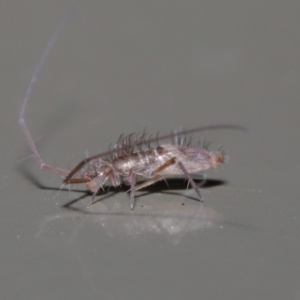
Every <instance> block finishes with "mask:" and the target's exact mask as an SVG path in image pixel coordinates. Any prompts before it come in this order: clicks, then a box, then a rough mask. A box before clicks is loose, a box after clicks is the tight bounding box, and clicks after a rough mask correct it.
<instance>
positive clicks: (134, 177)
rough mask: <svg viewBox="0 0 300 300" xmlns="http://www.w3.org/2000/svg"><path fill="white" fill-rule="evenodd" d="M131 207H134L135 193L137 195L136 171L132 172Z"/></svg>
mask: <svg viewBox="0 0 300 300" xmlns="http://www.w3.org/2000/svg"><path fill="white" fill-rule="evenodd" d="M130 177H131V178H130V182H131V185H130V209H133V208H134V204H135V199H134V195H135V191H136V186H135V184H136V173H135V172H131V173H130Z"/></svg>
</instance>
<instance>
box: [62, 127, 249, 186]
mask: <svg viewBox="0 0 300 300" xmlns="http://www.w3.org/2000/svg"><path fill="white" fill-rule="evenodd" d="M220 129H236V130H241V131H247V128H246V127H244V126H240V125H234V124H220V125H209V126H202V127H197V128H193V129H188V130H183V131H181V132H180V134H191V133H194V132H201V131H209V130H220ZM171 137H173V134H170V133H169V134H166V135H163V136H160V137H154V138H150V139H149V140H147V143H149V144H150V143H153V142H156V141H163V140H166V139H169V138H171ZM143 143H144V141H142V142H138V143H136V144H135V145H133V146H135V147H138V146H141V145H142V144H143ZM118 150H119V149H112V150H109V151H106V152H103V153H100V154H96V155H94V156H91V157H88V158H86V159H84V160H82V161H81V162H80V163H79V164H78V165H77V166H76V167H75V168H74V169H73V170H72V171H71V172H70V173H69V174H68V176H67V177H66V178H65V179H64V181H63V182H64V183H69V182H70V180H71V179H72V177H73V176H74V175H75V174H76V173H77V172H78V171H79V170H80V169H81V168H82V167H83V166H85V165H86V164H87V163H89V162H90V161H92V160H94V159H97V158H100V157H103V156H107V155H109V154H111V153H114V152H116V151H118Z"/></svg>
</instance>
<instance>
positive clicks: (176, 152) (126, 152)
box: [19, 16, 243, 209]
mask: <svg viewBox="0 0 300 300" xmlns="http://www.w3.org/2000/svg"><path fill="white" fill-rule="evenodd" d="M68 18H69V17H68V16H67V17H65V18H64V20H63V22H62V23H61V25H60V26H59V27H58V29H57V30H56V32H55V33H54V35H53V36H52V38H51V39H50V41H49V43H48V45H47V47H46V49H45V51H44V53H43V55H42V57H41V59H40V61H39V63H38V65H37V67H36V69H35V71H34V73H33V75H32V78H31V81H30V83H29V86H28V88H27V92H26V95H25V97H24V99H23V104H22V108H21V112H20V116H19V123H20V126H21V128H22V130H23V131H24V133H25V136H26V139H27V143H28V145H29V147H30V149H31V151H32V154H33V156H34V158H35V160H36V162H37V164H38V165H39V167H40V169H42V170H45V171H49V172H53V173H56V174H59V175H61V176H63V177H64V180H63V182H64V183H65V184H75V183H86V185H87V187H88V188H89V190H90V191H91V192H92V193H93V196H92V199H94V198H95V196H96V195H97V193H98V192H99V190H100V189H102V188H103V187H104V186H106V185H113V186H118V185H120V184H122V183H124V184H126V185H130V208H131V209H133V208H134V204H135V200H134V196H135V192H136V191H137V190H140V189H142V188H144V187H146V186H149V185H151V184H154V183H155V182H157V181H160V180H163V179H165V178H170V177H174V176H180V175H183V176H185V177H186V178H187V179H188V181H189V183H190V184H191V185H192V187H193V188H194V189H195V191H196V193H197V195H198V197H199V199H200V200H202V196H201V194H200V191H199V188H198V186H197V185H196V183H195V182H194V180H193V179H192V177H191V175H190V174H194V173H197V172H200V171H204V170H208V169H211V168H216V167H217V166H219V165H220V164H223V163H224V162H225V161H226V160H227V156H226V155H225V154H224V152H223V151H221V150H219V151H209V150H208V149H207V147H205V146H204V147H202V148H201V147H199V146H193V147H192V146H190V143H188V142H187V141H186V135H187V134H190V133H193V132H200V131H205V130H215V129H240V130H243V127H241V126H236V125H213V126H206V127H200V128H195V129H191V130H181V131H179V132H174V133H173V134H168V135H165V136H160V137H158V136H157V137H156V138H150V137H147V136H146V134H145V133H144V134H142V135H136V134H131V135H128V136H125V137H123V136H121V137H120V138H119V140H118V142H117V144H116V145H115V146H114V147H113V148H112V149H111V150H109V151H107V152H105V153H101V154H98V155H95V156H92V157H89V158H87V159H85V160H83V161H82V162H81V163H79V164H78V165H77V166H76V167H75V168H74V169H73V170H72V171H71V172H70V171H68V170H64V169H60V168H57V167H54V166H50V165H47V164H46V163H45V162H44V161H43V160H42V158H41V156H40V154H39V152H38V151H37V148H36V146H35V143H34V141H33V138H32V136H31V134H30V132H29V130H28V128H27V125H26V123H25V120H24V115H25V110H26V107H27V103H28V100H29V99H30V98H31V95H32V89H33V86H34V84H35V82H36V80H37V77H38V75H39V73H40V70H41V68H42V67H43V65H44V63H45V61H46V58H47V56H48V55H49V53H50V51H51V49H52V47H53V45H54V43H55V41H56V39H57V37H58V35H59V33H60V32H61V31H62V29H63V28H64V27H65V24H66V22H67V20H68ZM170 138H172V139H173V141H172V144H161V145H159V144H158V143H159V142H160V141H162V140H166V139H170ZM155 142H156V143H157V144H156V146H155V147H153V146H152V144H153V143H155ZM138 182H141V183H140V184H138V185H137V183H138Z"/></svg>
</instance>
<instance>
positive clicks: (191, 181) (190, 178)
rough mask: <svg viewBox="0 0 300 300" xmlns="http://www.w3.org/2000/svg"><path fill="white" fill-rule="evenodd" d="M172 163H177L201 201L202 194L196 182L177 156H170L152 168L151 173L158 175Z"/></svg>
mask: <svg viewBox="0 0 300 300" xmlns="http://www.w3.org/2000/svg"><path fill="white" fill-rule="evenodd" d="M174 164H177V165H178V167H179V168H180V169H181V171H182V172H183V174H184V175H185V176H186V178H187V179H188V181H189V182H190V184H191V185H192V187H193V188H194V190H195V191H196V193H197V195H198V197H199V199H200V201H202V195H201V193H200V190H199V187H198V186H197V184H196V183H195V181H194V180H193V178H192V177H191V175H190V174H189V173H188V171H187V169H186V168H185V166H184V165H183V163H182V162H181V161H180V160H179V159H178V158H177V157H173V158H171V159H170V160H168V161H167V162H165V163H164V164H163V165H161V166H160V167H159V168H157V169H156V170H154V172H153V175H156V174H158V175H159V173H160V172H162V171H164V170H165V169H167V168H168V167H170V166H172V165H174ZM161 176H162V175H161ZM162 177H163V176H162ZM154 178H155V177H154ZM163 178H164V177H163Z"/></svg>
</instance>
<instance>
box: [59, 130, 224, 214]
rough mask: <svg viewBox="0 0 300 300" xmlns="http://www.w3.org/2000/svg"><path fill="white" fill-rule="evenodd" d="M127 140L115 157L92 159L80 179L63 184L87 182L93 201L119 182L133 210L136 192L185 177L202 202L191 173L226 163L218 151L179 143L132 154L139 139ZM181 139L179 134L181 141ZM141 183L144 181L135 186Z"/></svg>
mask: <svg viewBox="0 0 300 300" xmlns="http://www.w3.org/2000/svg"><path fill="white" fill-rule="evenodd" d="M130 137H131V136H130V135H129V136H128V137H125V138H124V139H122V140H121V141H119V142H118V144H117V145H116V147H115V148H117V149H118V151H117V152H116V153H117V154H114V153H112V155H111V157H109V158H107V159H94V160H92V161H91V162H89V164H88V165H87V167H86V169H85V171H83V172H82V173H81V175H80V178H81V179H82V180H80V179H79V178H74V179H72V178H71V179H65V182H66V183H78V182H86V185H87V187H88V188H89V189H90V190H91V191H92V192H93V198H94V197H95V196H96V195H97V193H98V191H99V190H100V189H102V188H103V186H105V185H113V186H118V185H120V184H122V183H124V184H126V185H130V208H131V209H133V208H134V205H135V199H134V196H135V191H137V190H139V189H142V188H144V187H146V186H149V185H151V184H153V183H155V182H157V181H160V180H163V179H166V178H171V177H177V176H185V177H186V178H187V179H188V180H189V182H190V183H191V185H192V186H193V188H194V189H195V191H196V192H197V194H198V196H199V199H200V200H201V199H202V196H201V194H200V191H199V188H198V186H197V185H196V183H195V182H194V180H193V179H192V177H191V175H190V174H195V173H199V172H201V171H205V170H208V169H211V168H216V167H218V166H219V165H220V164H222V163H224V162H225V155H224V153H222V152H221V151H208V150H207V149H203V148H200V147H187V146H185V145H183V144H182V143H181V144H180V145H175V144H173V145H172V144H166V145H161V146H158V147H156V148H149V149H147V150H144V151H143V150H141V151H134V150H135V146H134V145H135V144H138V141H139V139H138V141H137V140H136V141H134V143H133V141H132V140H131V141H130V142H128V138H130ZM181 137H182V134H181V133H180V138H179V140H180V141H182V139H181ZM174 142H178V135H175V134H174V135H173V143H174ZM130 143H131V144H130ZM132 143H133V144H132ZM226 160H227V157H226ZM76 175H77V174H76ZM140 181H143V182H142V183H140V184H139V185H136V183H137V182H140Z"/></svg>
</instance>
